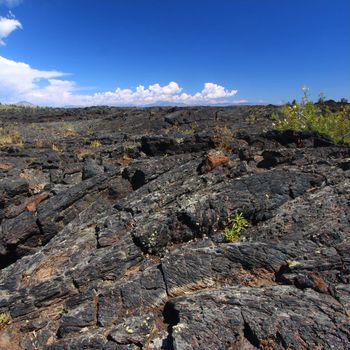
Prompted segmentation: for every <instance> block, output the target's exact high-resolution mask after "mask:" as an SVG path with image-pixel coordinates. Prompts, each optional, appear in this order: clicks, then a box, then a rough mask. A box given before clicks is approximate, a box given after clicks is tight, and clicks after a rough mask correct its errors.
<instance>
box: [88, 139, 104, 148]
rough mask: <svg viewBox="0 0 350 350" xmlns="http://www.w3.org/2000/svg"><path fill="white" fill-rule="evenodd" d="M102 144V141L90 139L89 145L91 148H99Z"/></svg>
mask: <svg viewBox="0 0 350 350" xmlns="http://www.w3.org/2000/svg"><path fill="white" fill-rule="evenodd" d="M101 146H102V143H101V142H100V141H98V140H94V141H91V143H90V147H91V148H99V147H101Z"/></svg>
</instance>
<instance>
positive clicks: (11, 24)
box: [0, 16, 22, 45]
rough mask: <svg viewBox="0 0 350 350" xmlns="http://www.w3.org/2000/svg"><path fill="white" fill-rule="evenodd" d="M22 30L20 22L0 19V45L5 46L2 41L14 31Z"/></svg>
mask: <svg viewBox="0 0 350 350" xmlns="http://www.w3.org/2000/svg"><path fill="white" fill-rule="evenodd" d="M18 28H22V24H21V22H19V21H18V20H17V19H15V18H13V17H12V16H11V17H0V45H5V42H4V39H5V38H7V37H8V36H9V35H10V34H11V33H12V32H13V31H14V30H16V29H18Z"/></svg>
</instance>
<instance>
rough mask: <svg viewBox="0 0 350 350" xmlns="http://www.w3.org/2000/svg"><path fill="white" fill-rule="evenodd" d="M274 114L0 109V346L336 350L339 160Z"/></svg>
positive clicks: (347, 267) (342, 312)
mask: <svg viewBox="0 0 350 350" xmlns="http://www.w3.org/2000/svg"><path fill="white" fill-rule="evenodd" d="M276 108H277V107H273V106H260V107H259V106H258V107H249V106H246V107H224V108H208V107H205V108H204V107H203V108H165V107H164V108H146V109H120V108H88V109H74V110H69V109H66V110H60V109H51V110H50V109H48V110H47V109H46V110H44V109H35V110H34V109H28V108H23V109H20V110H19V111H17V112H16V113H15V112H14V111H10V112H8V113H5V112H4V111H0V113H2V114H1V115H0V122H1V126H2V128H3V129H2V130H6V128H8V129H9V130H12V129H13V128H16V130H17V133H20V135H21V138H22V142H20V143H18V142H17V144H16V143H12V144H8V143H6V144H5V143H3V144H2V143H1V138H0V268H1V271H0V316H1V317H0V320H2V321H0V349H1V350H17V349H27V350H34V349H46V350H64V349H67V350H68V349H76V350H80V349H101V350H102V349H105V350H107V349H108V350H110V349H118V350H119V349H120V350H127V349H133V350H136V349H164V350H186V349H203V350H204V349H212V350H216V349H223V350H224V349H232V350H233V349H246V350H248V349H250V350H252V349H264V350H272V349H276V350H277V349H349V348H350V327H349V324H350V319H349V317H350V254H349V251H350V166H349V164H350V148H349V147H348V146H342V145H334V144H332V143H331V142H330V141H329V140H328V139H327V138H325V137H323V136H320V135H316V134H312V133H296V132H293V131H286V132H277V131H274V130H272V123H271V120H270V116H271V114H272V112H274V111H275V110H276ZM14 122H16V124H14ZM236 213H242V214H243V215H244V217H245V218H246V219H247V220H248V221H249V226H248V228H247V229H246V230H245V231H243V232H242V233H241V235H240V237H239V239H238V240H237V241H235V242H228V241H227V239H226V238H225V235H224V233H223V231H224V229H225V227H227V225H228V224H229V221H230V219H231V218H232V217H233V216H234V215H235V214H236Z"/></svg>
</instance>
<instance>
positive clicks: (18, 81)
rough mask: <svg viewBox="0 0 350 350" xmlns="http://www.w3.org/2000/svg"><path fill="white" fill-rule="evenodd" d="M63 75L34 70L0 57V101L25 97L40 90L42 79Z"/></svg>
mask: <svg viewBox="0 0 350 350" xmlns="http://www.w3.org/2000/svg"><path fill="white" fill-rule="evenodd" d="M63 75H64V74H63V73H60V72H55V71H41V70H37V69H33V68H31V67H30V66H29V65H28V64H26V63H22V62H15V61H12V60H9V59H7V58H5V57H2V56H0V99H7V98H11V97H15V96H24V95H26V94H29V93H31V92H33V91H35V90H36V89H39V86H38V84H39V83H40V80H41V79H51V78H57V77H61V76H63Z"/></svg>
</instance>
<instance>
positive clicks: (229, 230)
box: [224, 213, 249, 242]
mask: <svg viewBox="0 0 350 350" xmlns="http://www.w3.org/2000/svg"><path fill="white" fill-rule="evenodd" d="M248 225H249V222H248V220H247V219H246V218H245V217H244V216H243V214H242V213H239V214H238V213H237V214H236V215H235V216H234V217H232V218H231V219H230V220H229V226H228V227H226V228H225V229H224V236H225V238H226V239H227V240H228V241H229V242H234V241H237V240H238V239H239V237H240V235H241V232H242V231H244V230H245V229H246V228H247V227H248Z"/></svg>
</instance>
